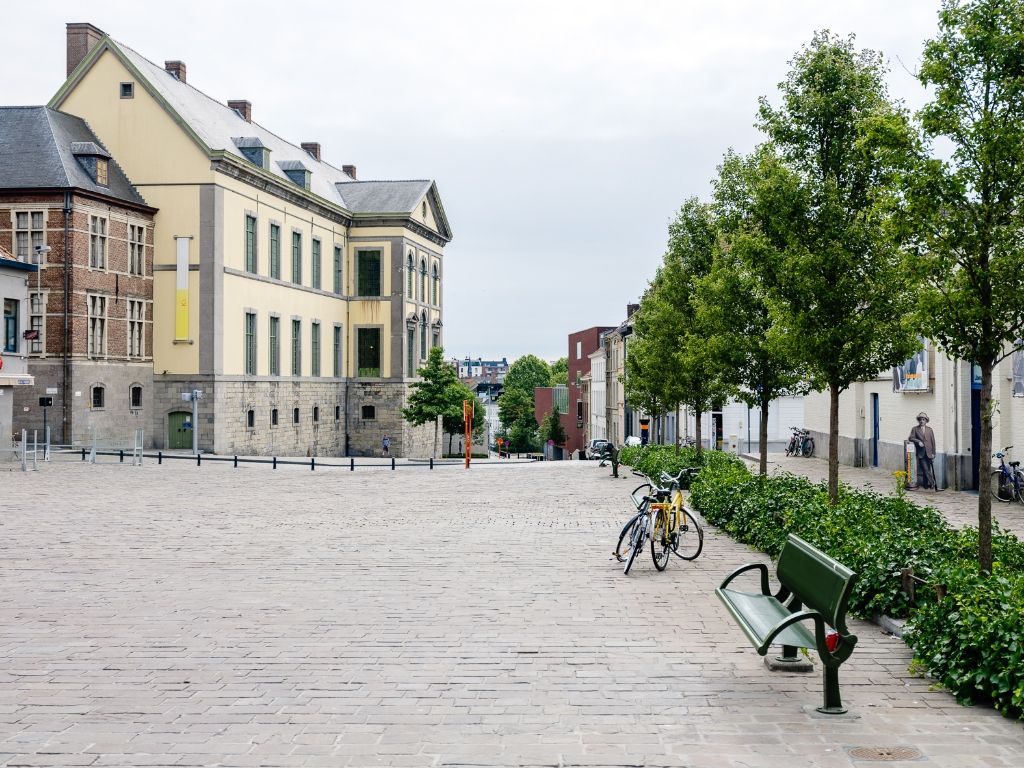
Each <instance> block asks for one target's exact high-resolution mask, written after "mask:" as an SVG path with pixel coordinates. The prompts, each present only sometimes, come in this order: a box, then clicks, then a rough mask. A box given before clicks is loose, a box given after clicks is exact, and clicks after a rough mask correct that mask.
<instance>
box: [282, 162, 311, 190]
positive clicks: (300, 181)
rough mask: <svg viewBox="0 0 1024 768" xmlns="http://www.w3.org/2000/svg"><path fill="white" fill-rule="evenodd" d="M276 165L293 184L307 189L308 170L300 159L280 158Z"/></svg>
mask: <svg viewBox="0 0 1024 768" xmlns="http://www.w3.org/2000/svg"><path fill="white" fill-rule="evenodd" d="M278 165H279V166H281V170H282V171H284V175H285V176H287V177H288V178H289V179H291V181H292V183H293V184H295V185H296V186H299V187H302V188H303V189H309V177H310V172H309V169H308V168H307V167H306V166H305V165H303V163H302V161H301V160H282V161H281V162H280V163H278Z"/></svg>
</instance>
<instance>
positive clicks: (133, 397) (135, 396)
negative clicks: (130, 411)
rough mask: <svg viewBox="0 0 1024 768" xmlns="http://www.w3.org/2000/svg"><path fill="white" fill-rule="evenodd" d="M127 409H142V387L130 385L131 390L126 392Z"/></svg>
mask: <svg viewBox="0 0 1024 768" xmlns="http://www.w3.org/2000/svg"><path fill="white" fill-rule="evenodd" d="M128 407H129V408H141V407H142V385H141V384H132V386H131V389H129V390H128Z"/></svg>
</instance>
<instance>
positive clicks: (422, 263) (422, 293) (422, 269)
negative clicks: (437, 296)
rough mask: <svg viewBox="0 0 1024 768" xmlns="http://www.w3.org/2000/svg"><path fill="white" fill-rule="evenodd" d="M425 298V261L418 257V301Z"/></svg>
mask: <svg viewBox="0 0 1024 768" xmlns="http://www.w3.org/2000/svg"><path fill="white" fill-rule="evenodd" d="M426 300H427V261H426V259H420V301H426Z"/></svg>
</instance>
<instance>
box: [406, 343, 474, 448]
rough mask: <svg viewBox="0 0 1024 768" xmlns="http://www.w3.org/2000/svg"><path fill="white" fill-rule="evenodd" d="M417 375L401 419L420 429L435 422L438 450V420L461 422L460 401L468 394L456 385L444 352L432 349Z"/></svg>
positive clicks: (435, 443)
mask: <svg viewBox="0 0 1024 768" xmlns="http://www.w3.org/2000/svg"><path fill="white" fill-rule="evenodd" d="M416 375H417V376H419V377H420V378H419V381H414V382H413V383H412V386H411V392H410V393H409V398H408V401H407V404H406V407H405V408H403V409H402V416H403V418H405V420H406V421H408V422H409V423H410V424H415V425H421V424H426V423H427V422H428V421H433V422H434V445H435V447H436V446H437V417H438V416H440V417H441V419H442V421H447V422H449V423H451V420H453V419H458V421H459V422H460V423H461V421H462V401H463V399H464V397H465V396H466V393H468V392H469V390H468V389H467V387H466V386H465V385H463V384H462V382H460V381H459V375H458V373H457V372H456V370H455V369H454V368H453V367H452V366H450V365H449V364H448V363H447V362H445V359H444V350H443V349H442V348H441V347H433V348H432V349H431V350H430V354H429V355H428V356H427V362H426V364H425V365H424V366H423V367H422V368H420V369H419V370H418V371H417V372H416Z"/></svg>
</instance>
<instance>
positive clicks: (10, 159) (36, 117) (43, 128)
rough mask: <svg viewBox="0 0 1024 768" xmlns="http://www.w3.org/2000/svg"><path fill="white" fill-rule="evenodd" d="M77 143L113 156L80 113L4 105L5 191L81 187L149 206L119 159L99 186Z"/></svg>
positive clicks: (1, 178) (0, 166)
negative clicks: (79, 157)
mask: <svg viewBox="0 0 1024 768" xmlns="http://www.w3.org/2000/svg"><path fill="white" fill-rule="evenodd" d="M75 144H88V145H91V146H92V147H93V148H95V149H96V150H99V152H100V155H101V156H102V157H110V153H109V152H107V150H106V149H105V148H104V147H103V144H102V142H100V140H99V139H98V138H97V137H96V134H94V133H93V132H92V129H90V128H89V126H88V124H87V123H86V122H85V121H84V120H82V118H80V117H75V116H74V115H68V114H65V113H64V112H58V111H57V110H55V109H50V108H49V107H0V189H50V188H57V189H69V188H77V189H83V190H86V191H89V192H96V193H98V194H102V195H106V196H107V197H114V198H117V199H120V200H124V201H125V202H128V203H133V204H136V205H146V201H145V200H144V199H143V198H142V195H140V194H139V193H138V191H137V190H136V189H135V187H133V186H132V184H131V182H130V181H129V180H128V177H127V176H125V174H124V171H122V170H121V168H120V166H118V164H117V163H116V162H115V161H114V160H111V161H110V162H109V164H108V167H107V181H108V182H109V183H108V185H107V186H106V187H104V186H100V185H99V184H96V183H95V182H94V181H93V180H92V177H91V176H90V175H89V174H88V173H87V172H86V170H85V169H84V168H83V167H82V166H81V164H80V163H79V162H78V160H76V159H75V155H74V152H73V150H72V145H75ZM78 149H79V150H80V149H81V147H78Z"/></svg>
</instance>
